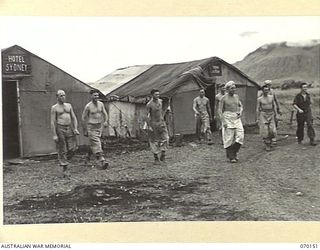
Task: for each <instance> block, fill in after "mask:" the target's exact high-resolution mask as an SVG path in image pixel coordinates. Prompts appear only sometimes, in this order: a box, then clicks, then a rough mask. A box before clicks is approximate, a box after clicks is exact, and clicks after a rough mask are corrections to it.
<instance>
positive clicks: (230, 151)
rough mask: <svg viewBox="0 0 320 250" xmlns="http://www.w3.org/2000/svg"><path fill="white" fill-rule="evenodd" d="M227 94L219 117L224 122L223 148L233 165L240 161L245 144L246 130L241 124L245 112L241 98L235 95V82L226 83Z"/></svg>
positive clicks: (222, 102) (221, 103)
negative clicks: (240, 152) (240, 153)
mask: <svg viewBox="0 0 320 250" xmlns="http://www.w3.org/2000/svg"><path fill="white" fill-rule="evenodd" d="M226 90H227V92H228V93H227V94H226V95H224V97H223V98H222V100H221V102H220V106H219V115H220V117H221V122H222V139H223V147H224V148H225V149H226V153H227V158H228V159H229V160H230V162H231V163H236V162H237V161H238V157H237V154H238V152H239V150H240V147H241V145H242V144H243V139H244V129H243V126H242V122H241V119H240V118H241V115H242V111H243V107H242V104H241V102H240V99H239V96H238V95H237V94H235V90H236V85H235V83H234V81H229V82H227V83H226Z"/></svg>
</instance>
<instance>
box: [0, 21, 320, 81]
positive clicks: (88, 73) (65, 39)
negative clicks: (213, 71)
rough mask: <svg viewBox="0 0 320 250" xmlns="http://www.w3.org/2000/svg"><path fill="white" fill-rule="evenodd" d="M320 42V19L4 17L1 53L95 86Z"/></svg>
mask: <svg viewBox="0 0 320 250" xmlns="http://www.w3.org/2000/svg"><path fill="white" fill-rule="evenodd" d="M310 39H320V17H21V16H19V17H0V47H1V49H3V48H7V47H10V46H13V45H19V46H21V47H23V48H25V49H26V50H28V51H30V52H32V53H34V54H36V55H38V56H40V57H41V58H43V59H45V60H47V61H49V62H50V63H52V64H54V65H56V66H57V67H59V68H61V69H63V70H64V71H66V72H68V73H69V74H71V75H73V76H74V77H76V78H78V79H80V80H82V81H84V82H86V83H89V82H94V81H97V80H99V79H100V78H102V77H104V76H106V75H108V74H110V73H111V72H112V71H114V70H116V69H118V68H124V67H128V66H132V65H146V64H161V63H176V62H185V61H192V60H198V59H203V58H208V57H213V56H218V57H220V58H222V59H223V60H225V61H227V62H228V63H235V62H236V61H240V60H242V59H243V58H244V57H245V56H246V55H247V54H248V53H250V52H252V51H254V50H256V49H257V48H259V47H260V46H263V45H265V44H269V43H274V42H283V41H289V42H294V43H295V42H304V41H307V40H310Z"/></svg>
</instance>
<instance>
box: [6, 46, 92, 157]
mask: <svg viewBox="0 0 320 250" xmlns="http://www.w3.org/2000/svg"><path fill="white" fill-rule="evenodd" d="M58 89H63V90H65V92H66V96H67V100H66V101H67V102H69V103H71V104H72V106H73V109H74V111H75V114H76V116H77V118H78V122H79V126H80V124H81V123H80V118H81V113H82V110H83V108H84V106H85V104H86V103H87V102H88V101H89V100H90V94H89V90H90V89H91V87H90V86H88V85H86V84H85V83H83V82H82V81H80V80H78V79H77V78H75V77H73V76H71V75H70V74H68V73H66V72H65V71H63V70H61V69H59V68H58V67H56V66H54V65H52V64H51V63H49V62H47V61H46V60H44V59H42V58H40V57H39V56H37V55H35V54H33V53H31V52H29V51H27V50H25V49H24V48H22V47H20V46H17V45H15V46H12V47H10V48H7V49H4V50H2V105H3V106H2V107H3V109H2V113H3V116H2V117H3V131H2V132H3V156H4V158H13V157H19V156H21V157H23V156H35V155H41V154H49V153H53V152H55V151H56V148H55V143H54V141H53V140H52V134H51V130H50V108H51V106H52V105H53V104H54V103H56V91H57V90H58ZM78 143H79V144H80V145H82V144H85V138H84V137H83V136H79V137H78Z"/></svg>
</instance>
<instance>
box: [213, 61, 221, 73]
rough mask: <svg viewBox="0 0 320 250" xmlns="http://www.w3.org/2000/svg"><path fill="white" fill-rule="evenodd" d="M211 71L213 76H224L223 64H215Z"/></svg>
mask: <svg viewBox="0 0 320 250" xmlns="http://www.w3.org/2000/svg"><path fill="white" fill-rule="evenodd" d="M210 71H211V75H212V76H222V70H221V63H220V62H214V63H212V64H211V66H210Z"/></svg>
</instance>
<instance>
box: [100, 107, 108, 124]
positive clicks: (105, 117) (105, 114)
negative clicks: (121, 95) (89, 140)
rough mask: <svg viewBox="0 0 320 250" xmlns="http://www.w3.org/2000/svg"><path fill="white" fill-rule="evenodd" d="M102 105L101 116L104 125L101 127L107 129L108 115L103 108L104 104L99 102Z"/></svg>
mask: <svg viewBox="0 0 320 250" xmlns="http://www.w3.org/2000/svg"><path fill="white" fill-rule="evenodd" d="M101 104H102V114H103V116H104V123H103V126H105V127H107V126H108V113H107V111H106V108H105V106H104V104H103V103H102V102H101Z"/></svg>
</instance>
